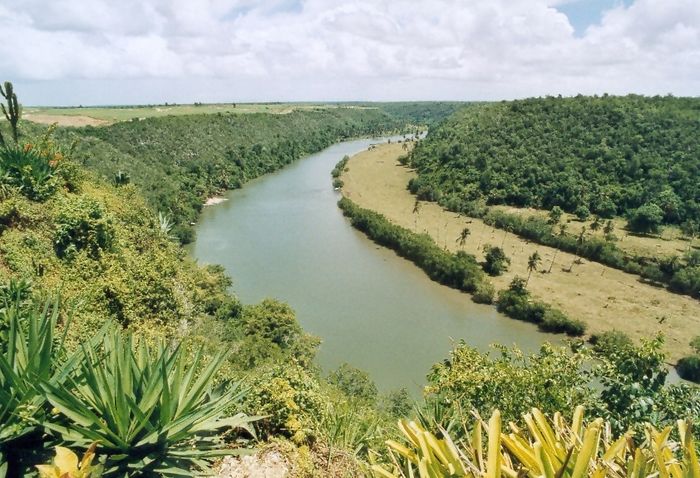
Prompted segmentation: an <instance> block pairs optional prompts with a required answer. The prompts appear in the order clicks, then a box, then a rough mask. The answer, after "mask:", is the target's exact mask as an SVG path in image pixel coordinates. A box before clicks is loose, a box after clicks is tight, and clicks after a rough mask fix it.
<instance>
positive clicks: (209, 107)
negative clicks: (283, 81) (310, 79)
mask: <svg viewBox="0 0 700 478" xmlns="http://www.w3.org/2000/svg"><path fill="white" fill-rule="evenodd" d="M339 106H345V107H347V105H340V104H320V103H237V104H233V103H219V104H204V105H201V106H195V105H168V106H165V105H157V106H104V107H102V106H100V107H86V108H80V107H76V108H72V107H71V108H63V107H61V108H55V107H26V108H24V114H25V115H27V119H32V118H41V117H46V116H51V117H56V118H57V119H59V118H66V117H88V118H94V119H96V120H100V121H106V122H110V123H113V122H117V121H127V120H131V119H134V118H151V117H157V116H172V115H191V114H213V113H239V114H247V113H273V114H286V113H290V112H292V111H297V110H311V109H318V108H324V109H325V108H337V107H339ZM357 107H359V106H357ZM40 122H43V121H40Z"/></svg>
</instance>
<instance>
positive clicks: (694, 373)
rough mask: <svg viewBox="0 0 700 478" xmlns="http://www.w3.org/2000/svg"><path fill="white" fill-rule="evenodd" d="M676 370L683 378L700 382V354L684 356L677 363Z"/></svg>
mask: <svg viewBox="0 0 700 478" xmlns="http://www.w3.org/2000/svg"><path fill="white" fill-rule="evenodd" d="M676 370H677V371H678V375H679V376H680V377H681V378H682V379H684V380H690V381H691V382H696V383H700V355H691V356H689V357H683V358H682V359H680V360H679V361H678V363H677V364H676Z"/></svg>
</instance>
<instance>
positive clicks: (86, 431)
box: [42, 328, 255, 476]
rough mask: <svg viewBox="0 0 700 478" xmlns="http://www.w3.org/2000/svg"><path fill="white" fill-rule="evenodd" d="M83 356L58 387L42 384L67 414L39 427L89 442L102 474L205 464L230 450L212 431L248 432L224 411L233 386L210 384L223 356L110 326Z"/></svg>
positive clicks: (233, 396) (186, 469) (181, 471)
mask: <svg viewBox="0 0 700 478" xmlns="http://www.w3.org/2000/svg"><path fill="white" fill-rule="evenodd" d="M83 357H84V358H83V360H82V361H81V363H80V365H79V370H78V372H77V373H76V376H75V377H72V378H70V379H69V382H68V383H67V384H66V385H65V386H62V387H59V386H55V385H52V384H48V383H46V384H43V385H42V386H43V388H44V390H45V391H46V394H47V396H48V400H49V401H50V402H51V404H52V405H53V406H54V407H55V408H56V409H58V411H59V412H60V413H61V414H63V415H64V416H65V417H66V419H67V422H66V424H64V425H62V424H58V423H55V422H54V423H47V424H46V427H47V428H49V429H50V430H53V431H54V432H56V433H58V434H59V435H60V436H61V437H62V439H63V440H64V441H66V442H69V443H72V444H74V445H75V446H78V447H81V446H83V447H84V446H87V445H89V444H90V443H93V442H97V443H98V444H99V445H98V446H99V453H100V454H101V455H104V456H106V464H105V471H104V474H105V476H135V475H139V476H140V475H142V474H146V475H149V474H157V475H164V476H182V475H189V474H190V473H191V472H192V470H193V468H199V469H202V470H207V469H208V466H209V465H210V462H211V460H212V459H213V458H215V457H218V456H221V455H226V454H233V453H234V452H233V451H232V450H228V449H226V448H225V447H224V444H223V443H222V440H221V438H220V436H219V435H218V434H217V433H216V432H217V431H219V430H221V429H224V428H227V429H231V428H233V429H237V428H240V429H244V430H246V431H247V432H248V433H250V434H252V433H253V431H252V429H251V427H250V424H251V422H252V421H253V420H254V419H255V417H248V416H245V415H243V414H237V415H235V416H231V417H224V412H225V411H226V410H227V409H230V408H231V407H233V406H235V404H236V403H237V401H238V400H239V399H240V398H241V396H242V392H241V390H240V389H239V388H238V386H237V385H228V384H222V385H219V386H214V385H213V382H214V378H215V375H216V373H217V371H218V370H219V368H220V367H221V365H222V364H223V362H224V360H225V355H224V354H219V355H217V356H215V357H212V358H210V360H209V361H208V362H207V363H205V359H204V356H203V354H202V352H201V350H200V351H199V352H198V353H196V354H195V355H194V357H192V356H190V354H188V353H187V352H186V351H185V350H184V349H183V348H181V347H180V346H175V347H169V346H167V345H166V344H165V343H163V342H161V343H159V344H158V345H157V346H156V347H150V346H149V345H147V344H146V342H145V341H143V340H136V339H135V338H134V337H133V336H132V335H131V334H123V333H122V332H121V331H120V330H117V329H116V328H112V329H111V330H110V331H109V332H108V333H106V334H105V335H104V338H103V339H102V343H101V344H100V345H99V346H97V347H95V348H86V349H85V350H84V352H83Z"/></svg>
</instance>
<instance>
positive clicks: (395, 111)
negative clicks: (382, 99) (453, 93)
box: [363, 101, 468, 128]
mask: <svg viewBox="0 0 700 478" xmlns="http://www.w3.org/2000/svg"><path fill="white" fill-rule="evenodd" d="M467 104H468V103H462V102H457V101H414V102H410V101H399V102H392V103H366V104H363V105H364V106H366V107H368V108H379V109H380V110H382V111H384V112H386V113H387V114H388V115H389V116H392V117H393V118H396V119H397V120H398V121H400V122H402V123H408V124H415V125H419V126H428V127H429V128H432V127H434V126H435V125H437V124H439V123H440V122H442V121H443V120H444V119H445V118H448V117H449V116H450V115H452V114H453V113H454V112H455V111H457V110H459V109H461V108H463V107H464V106H465V105H467Z"/></svg>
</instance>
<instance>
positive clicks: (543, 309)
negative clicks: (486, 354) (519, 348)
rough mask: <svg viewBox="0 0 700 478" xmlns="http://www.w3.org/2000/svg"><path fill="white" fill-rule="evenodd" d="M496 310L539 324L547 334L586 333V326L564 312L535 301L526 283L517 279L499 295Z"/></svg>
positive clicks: (514, 317)
mask: <svg viewBox="0 0 700 478" xmlns="http://www.w3.org/2000/svg"><path fill="white" fill-rule="evenodd" d="M496 309H497V310H498V311H499V312H502V313H503V314H505V315H507V316H508V317H510V318H513V319H516V320H522V321H525V322H532V323H534V324H537V326H538V328H539V329H540V330H543V331H546V332H555V333H566V334H567V335H573V336H580V335H583V334H584V333H585V332H586V324H584V323H583V322H581V321H579V320H573V319H570V318H568V317H567V316H566V315H565V314H564V313H563V312H562V311H560V310H558V309H555V308H553V307H551V306H549V305H547V304H545V303H543V302H539V301H536V300H533V299H532V297H531V296H530V293H529V292H528V290H527V289H526V288H525V281H524V280H523V279H522V278H520V277H517V276H516V277H515V278H514V279H513V280H512V282H511V283H510V286H509V287H508V289H504V290H502V291H500V292H499V293H498V298H497V299H496Z"/></svg>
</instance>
